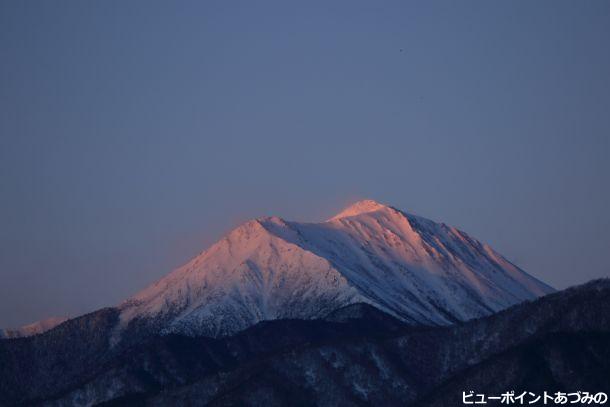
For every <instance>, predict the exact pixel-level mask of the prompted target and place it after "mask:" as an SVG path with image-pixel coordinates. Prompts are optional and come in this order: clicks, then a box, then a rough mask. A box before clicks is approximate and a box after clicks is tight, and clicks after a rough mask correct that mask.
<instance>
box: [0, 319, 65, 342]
mask: <svg viewBox="0 0 610 407" xmlns="http://www.w3.org/2000/svg"><path fill="white" fill-rule="evenodd" d="M67 320H68V318H65V317H51V318H47V319H43V320H42V321H36V322H33V323H31V324H28V325H24V326H22V327H21V328H15V329H0V339H4V338H22V337H25V336H32V335H37V334H41V333H43V332H46V331H48V330H49V329H53V328H55V327H56V326H57V325H59V324H61V323H62V322H64V321H67Z"/></svg>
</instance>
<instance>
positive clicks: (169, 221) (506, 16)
mask: <svg viewBox="0 0 610 407" xmlns="http://www.w3.org/2000/svg"><path fill="white" fill-rule="evenodd" d="M609 40H610V2H607V1H587V2H579V1H568V2H566V1H555V0H553V1H536V2H525V1H522V2H515V1H502V2H501V1H496V2H488V1H469V2H455V1H447V2H440V1H425V2H424V1H421V2H407V1H379V2H378V1H353V0H350V1H330V2H329V1H306V2H291V1H274V2H268V1H257V2H252V1H241V2H240V1H205V2H200V1H192V2H191V1H176V2H157V1H148V0H147V1H129V2H125V1H88V2H83V1H80V0H79V1H70V0H66V1H61V2H43V1H40V2H32V1H30V2H24V1H21V0H14V1H8V0H4V1H1V2H0V52H1V54H0V281H1V283H0V327H15V326H19V325H22V324H24V323H29V322H32V321H35V320H38V319H42V318H46V317H50V316H56V315H57V316H77V315H79V314H82V313H85V312H90V311H93V310H95V309H97V308H100V307H104V306H111V305H115V304H117V303H119V302H120V301H122V300H123V299H125V298H127V297H128V296H130V295H132V294H133V293H135V292H137V291H138V290H140V289H142V288H144V287H145V286H147V285H148V284H150V283H151V282H153V281H155V280H157V279H158V278H160V277H162V276H163V275H165V274H166V273H168V272H169V271H170V270H172V269H173V268H175V267H177V266H179V265H181V264H183V263H185V262H186V261H187V260H188V259H189V258H191V257H192V256H194V255H196V254H197V253H199V252H200V251H201V250H203V249H204V248H205V247H207V246H208V245H210V244H211V243H213V242H214V241H215V240H217V239H219V238H220V237H221V236H222V235H223V234H224V233H226V232H227V231H229V230H230V229H231V228H233V227H235V226H237V225H238V224H239V223H241V222H243V221H245V220H247V219H249V218H254V217H259V216H264V215H277V216H281V217H284V218H286V219H290V220H300V221H319V220H324V219H327V218H329V217H331V216H332V215H333V214H334V213H336V212H338V211H339V210H340V209H341V208H342V207H344V206H346V205H348V204H349V203H350V202H353V201H355V200H357V199H362V198H371V199H375V200H377V201H380V202H384V203H387V204H390V205H392V206H394V207H397V208H400V209H403V210H406V211H410V212H413V213H416V214H419V215H422V216H425V217H428V218H431V219H433V220H437V221H442V222H445V223H447V224H450V225H454V226H456V227H458V228H460V229H462V230H464V231H466V232H468V233H469V234H471V235H473V236H475V237H477V238H478V239H480V240H482V241H484V242H487V243H489V244H490V245H491V246H492V247H494V248H495V249H496V250H497V251H499V252H500V253H502V254H503V255H504V256H505V257H507V258H508V259H510V260H511V261H513V262H514V263H516V264H517V265H519V266H521V267H522V268H524V269H525V270H526V271H528V272H529V273H531V274H532V275H534V276H536V277H538V278H540V279H542V280H543V281H545V282H547V283H549V284H551V285H552V286H554V287H555V288H558V289H561V288H565V287H568V286H570V285H574V284H579V283H583V282H586V281H588V280H590V279H594V278H600V277H608V276H610V266H609V265H608V264H609V263H608V254H609V249H610V233H609V232H608V231H609V230H610V188H609V186H610V163H609V157H610V47H609V46H608V41H609Z"/></svg>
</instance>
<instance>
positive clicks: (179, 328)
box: [115, 200, 554, 340]
mask: <svg viewBox="0 0 610 407" xmlns="http://www.w3.org/2000/svg"><path fill="white" fill-rule="evenodd" d="M553 291H554V290H553V289H552V288H551V287H549V286H548V285H546V284H544V283H542V282H540V281H538V280H537V279H535V278H534V277H532V276H530V275H528V274H527V273H525V272H524V271H523V270H521V269H520V268H519V267H517V266H515V265H514V264H512V263H510V262H509V261H508V260H506V259H505V258H504V257H502V256H501V255H500V254H498V253H497V252H495V251H494V250H493V249H492V248H490V247H489V246H488V245H486V244H483V243H481V242H479V241H477V240H476V239H474V238H472V237H470V236H469V235H467V234H466V233H464V232H462V231H460V230H457V229H456V228H453V227H450V226H447V225H445V224H442V223H436V222H433V221H431V220H428V219H425V218H422V217H419V216H416V215H412V214H408V213H405V212H403V211H400V210H398V209H395V208H392V207H390V206H386V205H382V204H380V203H378V202H375V201H371V200H365V201H360V202H357V203H355V204H354V205H352V206H350V207H348V208H347V209H345V210H344V211H342V212H341V213H339V214H337V215H336V216H334V217H332V218H331V219H329V220H327V221H325V222H321V223H301V222H290V221H286V220H283V219H281V218H278V217H266V218H259V219H255V220H251V221H249V222H247V223H245V224H243V225H241V226H239V227H237V228H236V229H235V230H233V231H231V232H230V233H229V234H228V235H227V236H226V237H224V238H223V239H221V240H220V241H219V242H217V243H215V244H214V245H212V246H211V247H210V248H209V249H207V250H206V251H204V252H202V253H201V254H199V255H198V256H197V257H195V258H194V259H192V260H191V261H190V262H188V263H187V264H185V265H184V266H182V267H180V268H178V269H177V270H175V271H173V272H172V273H171V274H169V275H168V276H166V277H164V278H162V279H161V280H159V281H157V282H156V283H155V284H153V285H152V286H150V287H148V288H146V289H145V290H143V291H142V292H140V293H138V294H136V295H135V296H134V297H132V298H130V299H128V300H127V301H125V302H124V303H122V304H121V305H120V306H119V307H118V308H119V311H120V316H119V319H120V323H119V327H118V328H117V330H116V333H115V340H119V339H120V337H121V332H122V331H124V330H128V329H130V327H131V328H133V327H137V328H138V330H143V329H145V330H148V331H150V332H162V333H166V334H167V333H179V334H186V335H193V336H196V335H206V336H212V337H221V336H226V335H231V334H234V333H236V332H238V331H240V330H243V329H245V328H247V327H249V326H252V325H254V324H256V323H258V322H260V321H264V320H273V319H286V318H296V319H314V318H321V317H323V316H324V315H327V314H328V313H330V312H331V311H333V310H336V309H338V308H341V307H344V306H346V305H349V304H354V303H367V304H370V305H372V306H374V307H376V308H378V309H380V310H382V311H384V312H386V313H388V314H390V315H392V316H394V317H396V318H398V319H400V320H402V321H405V322H407V323H410V324H418V325H419V324H426V325H447V324H451V323H455V322H459V321H465V320H469V319H472V318H478V317H482V316H485V315H489V314H491V313H494V312H497V311H499V310H502V309H504V308H506V307H509V306H511V305H513V304H517V303H519V302H522V301H526V300H532V299H535V298H537V297H539V296H541V295H545V294H548V293H551V292H553Z"/></svg>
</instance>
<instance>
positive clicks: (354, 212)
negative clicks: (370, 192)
mask: <svg viewBox="0 0 610 407" xmlns="http://www.w3.org/2000/svg"><path fill="white" fill-rule="evenodd" d="M389 208H390V207H389V206H387V205H384V204H381V203H379V202H377V201H374V200H372V199H364V200H362V201H358V202H356V203H353V204H351V205H350V206H348V207H347V208H345V209H343V210H342V211H341V212H339V213H338V214H337V215H335V216H333V217H332V218H331V219H330V220H335V219H341V218H347V217H350V216H358V215H361V214H363V213H368V212H375V211H379V210H383V209H389Z"/></svg>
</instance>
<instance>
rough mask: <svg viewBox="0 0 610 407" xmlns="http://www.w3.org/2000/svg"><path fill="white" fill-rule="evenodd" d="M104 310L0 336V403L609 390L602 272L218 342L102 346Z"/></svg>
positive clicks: (428, 397)
mask: <svg viewBox="0 0 610 407" xmlns="http://www.w3.org/2000/svg"><path fill="white" fill-rule="evenodd" d="M117 318H118V314H117V311H116V310H115V309H105V310H101V311H98V312H96V313H93V314H89V315H86V316H83V317H80V318H77V319H74V320H71V321H68V322H66V323H64V324H62V325H60V326H58V327H57V328H55V329H53V330H51V331H49V332H46V333H44V334H42V335H36V336H34V337H30V338H20V339H7V340H1V341H0V405H7V406H8V405H39V404H44V405H58V406H60V405H65V406H71V405H91V404H103V405H129V406H133V405H159V406H167V405H193V404H194V405H213V406H231V405H265V406H275V405H277V406H280V405H323V406H335V405H344V406H351V405H390V406H393V405H396V406H399V405H400V406H405V405H407V406H408V405H413V406H422V407H423V406H454V405H455V406H458V405H461V397H462V391H468V390H476V391H477V392H485V393H488V394H491V393H502V392H504V391H507V390H515V391H519V390H528V391H532V392H536V391H537V392H542V391H544V390H546V391H549V392H550V391H553V392H554V391H566V392H568V391H569V392H572V391H581V390H582V391H589V392H600V391H604V392H606V393H610V280H607V279H605V280H596V281H592V282H590V283H588V284H585V285H583V286H579V287H574V288H570V289H568V290H564V291H561V292H558V293H555V294H550V295H547V296H545V297H543V298H541V299H538V300H536V301H533V302H526V303H523V304H520V305H517V306H514V307H511V308H509V309H507V310H505V311H502V312H500V313H498V314H495V315H492V316H490V317H486V318H482V319H479V320H474V321H470V322H467V323H463V324H459V325H455V326H452V327H448V328H428V327H421V328H414V327H409V326H406V325H404V324H403V323H401V322H400V321H398V320H396V319H395V318H393V317H391V316H389V315H387V314H385V313H383V312H381V311H378V310H377V309H375V308H373V307H371V306H369V305H366V304H355V305H351V306H348V307H345V308H343V309H340V310H337V311H335V312H333V313H331V314H330V315H329V316H327V317H326V318H324V319H319V320H309V321H306V320H277V321H268V322H262V323H259V324H257V325H255V326H253V327H251V328H249V329H247V330H245V331H243V332H240V333H238V334H236V335H233V336H231V337H226V338H220V339H212V338H204V337H197V338H192V337H185V336H178V335H168V336H150V335H147V334H146V333H141V332H138V331H137V329H135V328H134V330H133V331H132V332H129V337H130V340H129V341H123V342H121V343H119V344H114V345H112V337H113V329H114V327H115V326H116V322H117Z"/></svg>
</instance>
